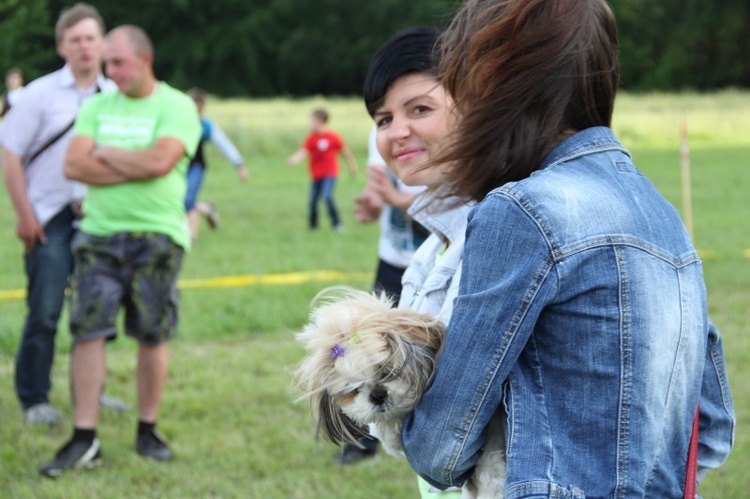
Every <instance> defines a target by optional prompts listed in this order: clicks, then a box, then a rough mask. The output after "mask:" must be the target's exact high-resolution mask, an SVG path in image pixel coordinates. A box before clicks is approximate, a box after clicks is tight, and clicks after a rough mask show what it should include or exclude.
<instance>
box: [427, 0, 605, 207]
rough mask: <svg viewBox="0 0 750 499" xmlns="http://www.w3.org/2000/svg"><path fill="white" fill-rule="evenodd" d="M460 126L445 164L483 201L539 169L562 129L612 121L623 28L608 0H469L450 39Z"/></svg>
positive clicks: (445, 45) (445, 70)
mask: <svg viewBox="0 0 750 499" xmlns="http://www.w3.org/2000/svg"><path fill="white" fill-rule="evenodd" d="M440 56H441V68H440V69H441V74H442V78H443V83H444V85H445V87H446V89H447V90H448V91H449V92H450V93H451V95H452V96H453V99H454V100H455V103H456V112H457V116H458V122H457V128H456V130H455V132H454V133H453V135H452V137H451V140H450V141H449V143H448V145H447V146H446V150H445V153H444V155H443V157H442V158H439V159H438V161H445V162H447V163H448V164H451V165H453V166H452V167H451V168H449V173H448V178H449V181H450V183H451V184H452V186H453V191H454V192H453V193H454V194H456V195H459V196H468V197H470V198H473V199H475V200H477V201H480V200H481V199H483V198H484V196H486V195H487V193H488V192H489V191H491V190H492V189H494V188H496V187H499V186H501V185H503V184H505V183H507V182H511V181H517V180H522V179H524V178H527V177H528V176H529V175H531V173H532V172H534V171H535V170H537V169H539V167H540V166H541V162H542V160H543V159H544V157H545V156H546V155H547V153H549V151H550V149H551V148H552V147H553V146H554V145H556V144H557V143H558V142H559V140H560V138H561V137H562V136H563V134H565V133H567V132H571V131H578V130H583V129H585V128H589V127H592V126H610V124H611V120H612V110H613V107H614V99H615V93H616V92H617V84H618V79H619V71H618V46H617V28H616V25H615V20H614V16H613V14H612V11H611V10H610V8H609V6H608V5H607V3H606V1H605V0H468V1H467V2H466V4H465V5H464V6H463V8H462V9H461V10H460V11H459V13H458V14H457V15H456V18H455V19H454V20H453V23H452V24H451V26H450V28H448V30H447V31H446V32H445V34H444V36H443V39H442V41H441V54H440Z"/></svg>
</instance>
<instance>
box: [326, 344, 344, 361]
mask: <svg viewBox="0 0 750 499" xmlns="http://www.w3.org/2000/svg"><path fill="white" fill-rule="evenodd" d="M344 353H345V350H344V347H342V346H341V345H339V344H338V343H336V344H335V345H333V348H331V353H330V354H329V355H328V358H329V359H335V358H336V357H343V356H344Z"/></svg>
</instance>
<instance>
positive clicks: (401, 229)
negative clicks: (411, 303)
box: [367, 127, 425, 269]
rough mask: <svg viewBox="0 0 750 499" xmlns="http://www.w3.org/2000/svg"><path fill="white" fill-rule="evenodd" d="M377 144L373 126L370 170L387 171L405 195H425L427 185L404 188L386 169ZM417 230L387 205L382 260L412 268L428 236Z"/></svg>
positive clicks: (380, 250)
mask: <svg viewBox="0 0 750 499" xmlns="http://www.w3.org/2000/svg"><path fill="white" fill-rule="evenodd" d="M376 142H377V141H376V128H375V127H373V128H372V131H371V132H370V140H369V142H368V145H367V166H368V167H370V168H373V167H374V168H383V169H385V170H386V172H387V173H388V177H389V178H390V179H391V181H392V182H393V185H395V186H396V189H397V190H399V191H401V192H407V193H410V194H419V193H420V192H423V191H424V190H425V187H424V186H417V187H410V186H408V185H404V183H403V182H401V180H399V179H398V178H397V177H396V176H395V175H394V174H393V172H392V171H391V170H390V169H388V166H386V164H385V161H384V160H383V158H382V157H381V156H380V153H379V152H378V148H377V143H376ZM415 229H417V227H416V226H415V224H414V222H413V221H412V219H411V217H410V216H409V215H408V214H406V213H404V212H403V211H401V210H399V209H396V208H394V207H393V206H391V205H389V204H384V205H383V211H382V212H381V213H380V241H379V243H378V258H380V259H381V260H383V261H384V262H386V263H388V264H390V265H393V266H394V267H398V268H402V269H405V268H406V267H407V266H408V265H409V262H411V258H412V256H414V252H415V251H416V249H417V248H418V247H419V245H420V244H422V242H424V237H423V236H422V235H421V234H420V231H419V230H416V231H415Z"/></svg>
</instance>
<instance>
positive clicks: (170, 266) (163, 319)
mask: <svg viewBox="0 0 750 499" xmlns="http://www.w3.org/2000/svg"><path fill="white" fill-rule="evenodd" d="M184 253H185V251H184V250H183V249H182V248H181V247H180V246H178V245H176V244H175V243H173V242H172V240H171V239H170V238H169V237H168V236H166V235H163V234H157V233H152V232H138V233H131V232H122V233H118V234H114V235H112V236H106V237H99V236H93V235H91V234H86V233H84V232H79V233H78V234H77V235H76V236H75V238H74V239H73V262H74V263H73V265H74V267H73V277H72V280H71V294H70V330H71V333H72V334H73V339H74V340H75V341H89V340H94V339H98V338H107V339H111V338H114V337H115V336H116V335H117V326H116V321H117V316H118V313H119V311H120V308H121V307H122V308H124V309H125V333H126V334H127V335H128V336H131V337H133V338H135V339H137V340H138V341H139V342H142V343H145V344H148V345H158V344H160V343H162V342H164V341H166V340H168V339H170V338H171V337H173V336H174V335H175V331H176V327H177V309H178V291H177V274H178V273H179V271H180V266H181V264H182V257H183V255H184Z"/></svg>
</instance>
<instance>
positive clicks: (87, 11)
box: [55, 2, 106, 43]
mask: <svg viewBox="0 0 750 499" xmlns="http://www.w3.org/2000/svg"><path fill="white" fill-rule="evenodd" d="M84 19H93V20H94V21H96V24H98V25H99V31H100V32H101V34H102V35H104V32H105V31H106V28H105V27H104V19H102V16H101V15H99V11H98V10H96V7H93V6H91V5H89V4H87V3H83V2H78V3H77V4H75V5H73V6H72V7H68V8H67V9H63V10H62V12H60V17H59V18H58V19H57V23H56V24H55V42H57V43H60V42H61V41H62V39H63V34H64V33H65V30H66V29H68V28H71V27H73V26H75V25H76V24H78V23H79V22H81V21H83V20H84Z"/></svg>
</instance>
